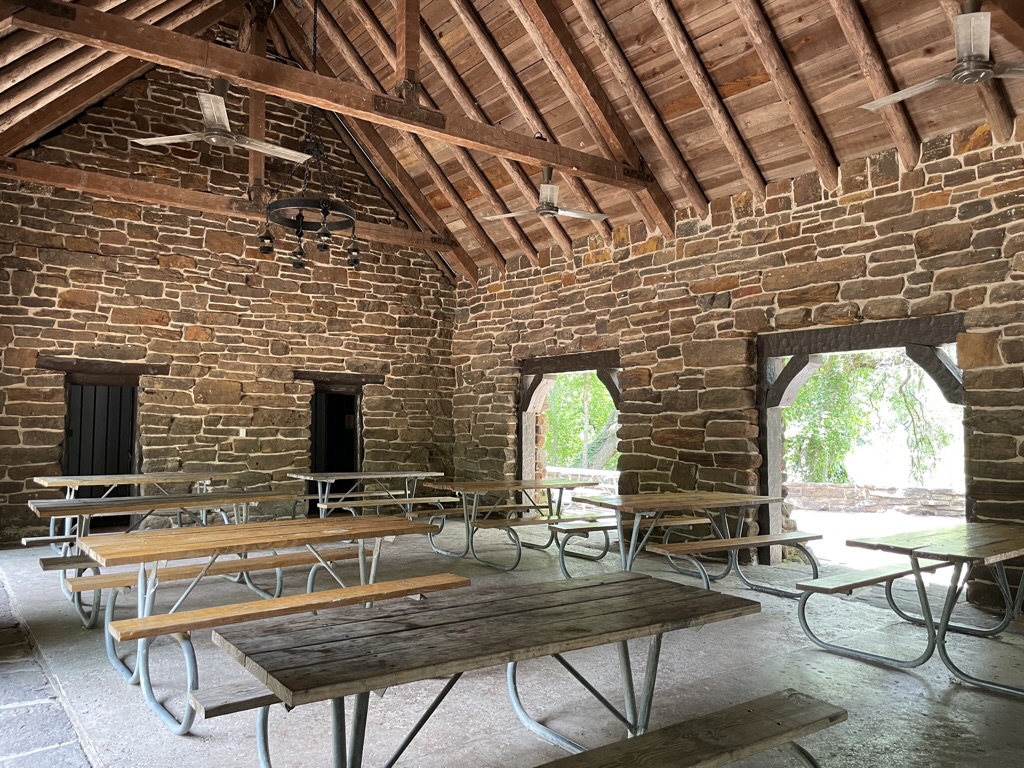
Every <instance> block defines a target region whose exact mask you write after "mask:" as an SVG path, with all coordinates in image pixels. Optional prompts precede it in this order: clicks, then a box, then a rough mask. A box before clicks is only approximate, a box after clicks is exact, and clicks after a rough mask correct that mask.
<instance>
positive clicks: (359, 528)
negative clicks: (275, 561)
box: [79, 515, 434, 733]
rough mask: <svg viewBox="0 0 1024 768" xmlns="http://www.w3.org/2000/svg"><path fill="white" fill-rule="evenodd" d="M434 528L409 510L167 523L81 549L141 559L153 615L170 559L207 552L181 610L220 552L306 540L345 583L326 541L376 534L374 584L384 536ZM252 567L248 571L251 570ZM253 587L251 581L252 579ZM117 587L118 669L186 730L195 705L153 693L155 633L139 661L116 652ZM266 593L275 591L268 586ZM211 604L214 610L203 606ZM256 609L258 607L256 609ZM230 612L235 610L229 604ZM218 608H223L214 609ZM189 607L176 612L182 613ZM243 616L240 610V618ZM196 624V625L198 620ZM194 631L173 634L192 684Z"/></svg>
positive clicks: (171, 723)
mask: <svg viewBox="0 0 1024 768" xmlns="http://www.w3.org/2000/svg"><path fill="white" fill-rule="evenodd" d="M431 530H434V527H433V526H430V525H429V524H427V523H422V522H416V521H411V520H406V519H405V518H402V517H392V516H385V515H373V516H368V517H357V518H339V519H329V518H328V519H326V520H306V519H298V520H272V521H269V522H259V523H244V522H243V523H239V524H237V525H212V526H208V527H202V528H166V529H160V530H151V531H142V532H138V533H121V534H103V535H97V536H87V537H84V538H82V539H80V540H79V546H80V547H81V549H82V551H83V552H84V553H86V554H87V555H89V556H90V557H92V558H93V559H94V560H95V561H96V562H97V563H98V564H99V565H101V566H104V567H106V566H118V565H128V566H132V565H134V566H138V579H137V585H138V595H137V610H136V618H137V619H141V620H146V619H148V618H149V617H151V616H153V611H154V599H155V596H156V590H157V587H158V585H159V584H160V573H161V570H162V568H163V567H164V564H165V563H166V562H167V561H174V560H185V559H193V558H200V559H203V560H204V561H205V563H204V565H203V567H202V569H201V570H200V571H199V572H198V573H197V574H196V575H195V577H194V578H193V579H192V581H191V583H189V585H188V586H187V587H186V589H185V590H184V592H183V594H182V595H181V596H180V597H179V598H178V600H177V602H175V603H174V605H173V606H172V607H171V608H170V610H169V611H168V612H167V613H168V614H175V613H176V612H177V611H178V609H179V607H180V606H181V605H182V603H183V602H184V600H185V599H186V598H187V597H188V596H189V595H190V594H191V592H192V591H193V590H194V589H195V588H196V586H197V585H198V584H199V583H200V581H201V580H202V579H203V578H204V577H205V576H206V575H207V574H208V572H209V571H210V570H211V569H212V568H213V567H214V565H215V563H216V561H217V560H218V558H220V557H223V556H229V555H238V556H240V557H242V558H247V557H248V556H250V555H252V554H254V553H258V552H274V551H276V550H278V549H284V548H287V547H305V548H306V549H307V550H308V551H309V552H310V553H311V554H312V555H313V557H314V558H315V560H316V563H317V565H319V566H320V567H321V568H323V569H324V570H326V571H327V572H328V573H329V574H330V575H331V576H332V577H333V578H334V579H335V580H336V581H337V582H338V583H339V584H340V585H341V586H342V587H345V586H346V585H345V583H344V581H343V580H342V578H341V576H340V575H339V574H338V573H337V571H336V570H335V568H334V567H333V564H332V562H331V560H330V558H328V557H326V556H325V555H324V554H323V552H322V548H323V547H325V546H326V545H330V544H336V543H340V542H353V541H356V542H361V541H364V540H367V539H373V540H375V543H374V547H373V553H372V558H371V563H370V567H369V571H368V570H367V563H366V552H365V550H364V549H363V547H362V546H360V547H359V582H360V584H362V585H366V584H372V583H373V581H374V580H375V578H376V572H377V564H378V561H379V558H380V550H381V543H382V541H383V540H384V539H385V538H391V537H394V536H398V535H402V534H409V533H418V534H422V533H427V532H429V531H431ZM246 573H248V572H247V571H246ZM247 583H249V584H250V586H254V585H252V584H251V582H247ZM115 594H116V593H112V594H111V596H110V597H109V598H108V601H107V606H106V611H105V614H104V641H105V643H106V648H107V656H108V658H109V659H110V662H111V664H112V665H113V666H114V668H115V669H116V670H118V672H119V673H120V674H121V675H122V677H124V678H125V679H126V680H127V681H129V682H136V681H137V682H139V683H140V684H141V686H142V690H143V693H144V695H145V697H146V701H147V702H148V704H149V705H150V708H151V709H153V711H154V712H156V713H157V715H158V716H159V717H160V719H161V720H162V721H163V722H164V723H165V724H166V725H167V726H168V727H170V728H171V729H172V730H174V731H175V732H177V733H187V732H188V730H189V729H190V728H191V724H192V719H193V717H194V711H193V710H192V709H191V705H187V706H186V709H185V713H184V715H183V716H182V718H181V719H178V718H176V717H175V716H174V715H173V714H172V713H171V712H170V711H169V710H167V709H166V707H165V706H164V705H163V704H162V703H161V702H160V701H158V700H157V698H156V696H155V695H154V693H153V687H152V681H151V678H150V673H149V646H150V643H151V641H152V639H153V638H152V637H151V636H150V637H143V636H140V639H139V640H138V641H137V656H136V664H135V668H134V669H132V668H129V667H128V666H127V665H126V664H125V663H124V661H123V660H122V659H121V658H120V657H119V656H118V655H117V649H116V647H115V645H114V637H113V633H112V626H111V625H112V624H113V623H114V622H113V616H114V606H115V602H116V598H115ZM264 596H267V597H271V596H270V595H267V594H266V593H264ZM204 610H207V609H204ZM249 610H250V612H255V610H256V609H255V608H251V607H250V608H249ZM228 612H230V611H228ZM214 613H216V611H214ZM181 616H182V614H180V613H179V614H177V618H179V619H180V618H181ZM238 618H239V617H237V616H235V617H234V620H237V619H238ZM193 626H194V625H193ZM188 631H190V630H181V631H179V632H177V633H171V634H172V635H173V636H174V637H175V639H176V640H177V642H178V643H179V645H181V646H182V649H183V651H184V654H185V662H186V671H187V679H188V689H189V691H191V690H194V689H195V687H196V683H197V677H198V670H197V665H196V659H195V654H194V652H193V651H192V648H191V640H190V638H189V636H188Z"/></svg>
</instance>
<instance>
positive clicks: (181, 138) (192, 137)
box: [129, 133, 205, 147]
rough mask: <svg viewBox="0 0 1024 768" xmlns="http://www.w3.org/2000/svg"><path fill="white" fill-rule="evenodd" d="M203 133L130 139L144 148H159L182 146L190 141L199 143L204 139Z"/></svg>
mask: <svg viewBox="0 0 1024 768" xmlns="http://www.w3.org/2000/svg"><path fill="white" fill-rule="evenodd" d="M204 136H205V134H203V133H179V134H177V135H176V136H153V137H152V138H149V139H129V141H131V142H132V144H141V145H142V146H144V147H153V146H159V145H161V144H182V143H185V142H189V141H198V140H199V139H201V138H203V137H204Z"/></svg>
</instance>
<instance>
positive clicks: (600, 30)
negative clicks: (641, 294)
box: [573, 0, 709, 217]
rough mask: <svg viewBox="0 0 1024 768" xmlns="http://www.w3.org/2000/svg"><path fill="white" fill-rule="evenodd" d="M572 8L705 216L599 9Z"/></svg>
mask: <svg viewBox="0 0 1024 768" xmlns="http://www.w3.org/2000/svg"><path fill="white" fill-rule="evenodd" d="M573 4H574V5H575V6H576V10H577V11H579V14H580V16H581V17H582V19H583V23H584V24H585V25H586V27H587V29H588V30H589V31H590V34H591V35H593V37H594V42H595V43H596V44H597V48H598V50H600V51H601V54H602V55H603V56H604V58H605V61H607V62H608V66H609V67H610V69H611V71H612V74H613V75H614V76H615V79H616V80H618V81H619V85H621V86H622V89H623V90H624V91H625V93H626V97H627V98H628V99H629V102H630V104H631V105H632V107H633V109H634V110H636V114H637V117H639V118H640V121H641V122H642V123H643V124H644V128H646V129H647V133H648V134H649V135H650V137H651V139H652V140H653V141H654V145H655V146H656V147H657V148H658V152H659V153H660V154H661V159H662V160H663V161H664V162H665V164H666V165H667V166H668V169H669V171H671V173H672V175H673V176H675V178H676V181H678V182H679V185H680V186H681V187H682V188H683V192H684V194H685V195H686V199H687V200H688V201H689V203H690V205H692V206H693V208H694V209H695V210H696V211H697V212H698V214H699V215H700V216H702V217H703V216H705V215H706V214H707V211H708V205H709V202H708V198H707V195H705V194H704V190H703V189H702V188H701V186H700V183H699V182H698V181H697V179H696V177H695V176H694V175H693V172H692V171H691V170H690V166H689V165H688V164H687V163H686V160H685V159H684V158H683V153H682V152H680V151H679V147H678V146H677V145H676V142H675V139H673V138H672V134H671V133H669V130H668V128H667V127H666V126H665V121H664V120H662V118H661V115H660V114H659V113H658V109H657V107H655V106H654V102H653V101H651V97H650V96H648V95H647V91H646V90H644V86H643V83H641V82H640V78H639V77H637V75H636V72H635V71H634V70H633V66H632V65H631V64H630V63H629V59H627V58H626V54H625V53H623V51H622V48H621V46H619V43H618V41H617V40H616V39H615V35H614V34H613V33H612V30H611V27H609V26H608V22H607V21H606V20H605V18H604V15H603V14H602V13H601V9H600V8H598V6H597V3H596V2H595V0H573Z"/></svg>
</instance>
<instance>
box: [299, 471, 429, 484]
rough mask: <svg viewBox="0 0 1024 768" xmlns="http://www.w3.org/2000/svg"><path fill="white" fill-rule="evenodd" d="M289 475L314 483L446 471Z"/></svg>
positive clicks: (411, 475) (424, 474)
mask: <svg viewBox="0 0 1024 768" xmlns="http://www.w3.org/2000/svg"><path fill="white" fill-rule="evenodd" d="M288 477H294V478H295V479H296V480H312V481H313V482H314V483H326V482H333V481H334V480H388V479H391V478H394V479H395V480H404V479H406V478H420V477H444V472H427V471H419V470H416V471H406V470H403V471H400V472H289V473H288Z"/></svg>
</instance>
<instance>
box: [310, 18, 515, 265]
mask: <svg viewBox="0 0 1024 768" xmlns="http://www.w3.org/2000/svg"><path fill="white" fill-rule="evenodd" d="M308 1H309V2H315V1H316V0H308ZM320 25H321V29H323V31H324V32H325V33H326V36H327V39H328V40H329V41H330V42H331V44H332V45H333V46H334V49H335V50H336V51H337V52H338V53H339V54H340V55H341V57H342V59H344V61H345V63H346V65H347V66H348V67H349V69H351V70H352V71H353V72H354V73H355V75H356V78H357V79H358V80H359V81H360V82H361V83H362V85H363V87H364V88H367V89H369V90H376V91H377V92H378V93H384V87H383V86H382V85H381V83H380V81H379V80H377V77H376V75H374V74H373V72H371V71H370V68H369V67H367V66H366V64H365V63H364V62H363V59H362V57H361V56H360V55H359V52H358V51H357V50H356V48H355V46H354V45H352V41H351V40H349V39H348V36H347V35H345V33H344V32H343V31H342V29H341V27H340V26H339V24H338V22H337V21H335V19H334V17H333V16H331V15H330V13H328V12H327V11H324V12H323V13H321V14H320ZM403 139H404V140H405V141H406V142H407V143H408V146H409V148H410V149H411V150H412V151H413V153H414V154H415V155H416V157H417V158H418V159H419V161H420V162H421V163H422V164H423V167H424V168H425V169H426V172H427V174H428V175H429V176H430V179H431V181H433V182H434V186H436V187H437V188H438V190H440V192H441V194H442V195H444V197H445V198H446V199H447V200H448V203H449V204H450V205H451V206H452V208H453V209H454V210H455V211H456V212H457V213H458V215H459V217H460V218H461V219H462V222H463V224H465V225H466V229H468V230H469V232H470V233H471V234H472V235H473V237H474V238H476V241H477V243H478V244H479V245H480V249H481V250H482V251H483V253H484V255H485V256H486V257H487V258H488V260H489V261H491V262H492V263H493V264H494V265H495V266H496V267H498V269H501V270H504V269H505V259H504V258H503V257H502V255H501V252H500V251H499V250H498V247H497V246H496V245H495V244H494V242H493V241H492V240H491V238H490V236H489V235H488V234H487V233H486V232H485V231H484V228H483V227H482V226H480V222H479V221H477V218H476V216H475V215H474V214H473V212H472V211H471V210H470V209H469V206H468V205H466V202H465V201H464V200H463V199H462V197H461V196H460V195H459V193H458V190H456V189H455V185H454V184H452V182H451V180H450V179H449V178H448V174H446V173H445V172H444V169H442V168H441V166H440V165H438V164H437V161H436V160H434V157H433V155H431V154H430V151H429V150H428V149H427V147H426V145H425V144H424V143H423V141H422V139H420V138H419V137H418V136H414V135H410V134H404V135H403ZM453 149H454V148H453ZM463 151H465V150H463ZM456 156H457V157H458V154H456ZM460 159H461V160H462V162H463V168H466V169H467V170H468V167H467V166H472V167H473V168H476V166H475V164H474V163H473V161H472V158H470V157H469V154H468V153H466V155H465V156H462V157H461V158H460ZM476 170H477V171H478V172H479V169H478V168H476ZM482 176H483V174H480V177H482ZM484 181H485V182H486V179H484ZM488 186H489V184H488ZM492 191H493V189H492ZM502 205H503V204H502ZM529 249H530V251H533V250H534V249H533V246H532V245H530V246H529ZM530 251H528V253H529V252H530Z"/></svg>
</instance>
